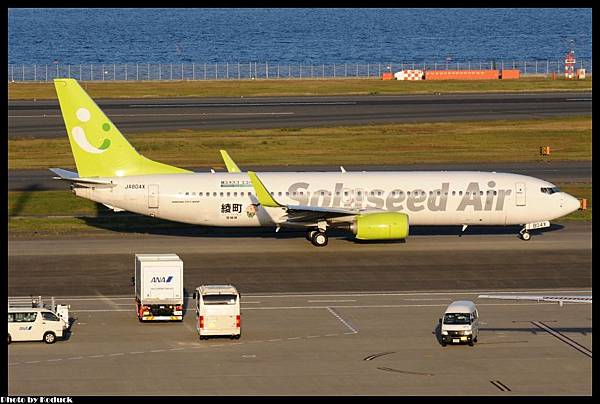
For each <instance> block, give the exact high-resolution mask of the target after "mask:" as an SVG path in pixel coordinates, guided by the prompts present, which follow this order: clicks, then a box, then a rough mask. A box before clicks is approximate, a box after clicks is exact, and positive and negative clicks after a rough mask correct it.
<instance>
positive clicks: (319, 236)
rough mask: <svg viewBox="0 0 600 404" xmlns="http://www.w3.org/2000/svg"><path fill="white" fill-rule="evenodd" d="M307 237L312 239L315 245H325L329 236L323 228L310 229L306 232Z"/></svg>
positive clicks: (309, 239)
mask: <svg viewBox="0 0 600 404" xmlns="http://www.w3.org/2000/svg"><path fill="white" fill-rule="evenodd" d="M306 239H307V240H308V241H310V242H311V243H312V244H313V245H314V246H315V247H325V246H326V245H327V242H328V241H329V238H328V237H327V234H325V232H324V231H321V230H309V231H308V232H307V233H306Z"/></svg>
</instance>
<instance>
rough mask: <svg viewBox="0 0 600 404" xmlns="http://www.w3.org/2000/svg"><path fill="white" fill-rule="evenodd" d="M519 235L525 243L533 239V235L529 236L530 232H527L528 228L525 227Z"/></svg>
mask: <svg viewBox="0 0 600 404" xmlns="http://www.w3.org/2000/svg"><path fill="white" fill-rule="evenodd" d="M519 234H520V235H521V240H523V241H529V239H530V238H531V234H529V231H527V228H525V227H523V228H522V229H521V231H520V232H519Z"/></svg>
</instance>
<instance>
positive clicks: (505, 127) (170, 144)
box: [8, 116, 592, 169]
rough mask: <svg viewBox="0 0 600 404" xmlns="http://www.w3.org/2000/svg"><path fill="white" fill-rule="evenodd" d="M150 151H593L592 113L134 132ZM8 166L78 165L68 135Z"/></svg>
mask: <svg viewBox="0 0 600 404" xmlns="http://www.w3.org/2000/svg"><path fill="white" fill-rule="evenodd" d="M127 138H128V140H129V141H130V142H131V144H132V145H133V146H134V147H135V148H136V149H137V150H138V151H139V152H140V153H142V154H143V155H145V156H146V157H148V158H151V159H153V160H157V161H160V162H163V163H167V164H171V165H175V166H180V167H195V166H212V167H215V168H223V167H224V164H223V162H222V160H221V157H220V154H219V149H226V150H227V151H228V152H229V154H230V155H231V157H232V158H233V159H234V160H235V161H236V163H237V164H238V165H239V166H240V167H242V168H243V167H244V166H249V165H251V166H265V165H282V166H285V165H311V164H319V165H327V164H329V165H337V164H348V165H350V164H354V165H360V164H373V163H374V162H376V163H377V164H380V165H394V164H414V163H444V162H445V163H453V162H465V161H468V162H488V161H495V162H510V161H523V162H525V161H538V160H540V159H541V157H540V155H539V148H540V146H550V147H551V149H552V154H551V156H550V157H549V158H551V159H555V160H590V159H591V158H592V120H591V117H589V116H583V117H572V118H541V119H527V120H516V121H515V120H507V121H503V120H499V121H486V122H485V124H482V123H481V122H479V121H474V122H442V123H418V124H373V125H360V126H338V127H325V128H303V129H289V128H282V129H260V130H206V131H195V130H179V131H174V132H156V133H147V134H135V135H128V136H127ZM8 167H9V169H45V168H48V167H62V168H71V169H73V168H74V167H75V162H74V160H73V157H72V154H71V149H70V146H69V142H68V140H67V136H66V134H65V135H64V136H63V137H61V138H56V139H54V138H53V139H10V140H9V141H8Z"/></svg>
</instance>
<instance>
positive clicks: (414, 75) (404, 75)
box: [394, 70, 424, 80]
mask: <svg viewBox="0 0 600 404" xmlns="http://www.w3.org/2000/svg"><path fill="white" fill-rule="evenodd" d="M423 76H424V73H423V70H400V71H399V72H396V74H394V78H395V79H396V80H423Z"/></svg>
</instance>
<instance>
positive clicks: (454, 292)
mask: <svg viewBox="0 0 600 404" xmlns="http://www.w3.org/2000/svg"><path fill="white" fill-rule="evenodd" d="M499 292H502V293H507V294H519V293H521V294H540V293H552V294H562V293H586V294H588V295H589V294H591V293H592V290H591V289H586V290H581V289H578V290H572V289H532V290H514V291H510V290H501V291H500V290H481V291H465V290H446V291H402V292H383V291H381V292H378V291H374V292H362V293H346V292H332V293H329V294H320V293H298V294H293V293H282V294H276V293H274V294H271V295H264V294H257V295H253V294H248V293H247V294H246V296H247V297H252V298H261V297H264V298H288V297H289V298H295V297H309V298H311V297H312V298H315V297H327V298H339V297H374V296H423V295H425V296H430V295H479V294H490V293H499ZM55 297H56V296H55ZM57 298H59V299H61V300H63V299H64V300H69V301H73V300H81V301H85V300H92V301H94V300H96V301H97V300H103V299H106V298H109V299H111V300H118V299H128V300H131V301H133V298H132V296H129V295H102V297H98V295H78V296H59V297H57ZM185 299H189V300H191V299H193V298H192V297H190V296H186V297H185ZM242 302H243V303H245V302H244V299H242Z"/></svg>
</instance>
